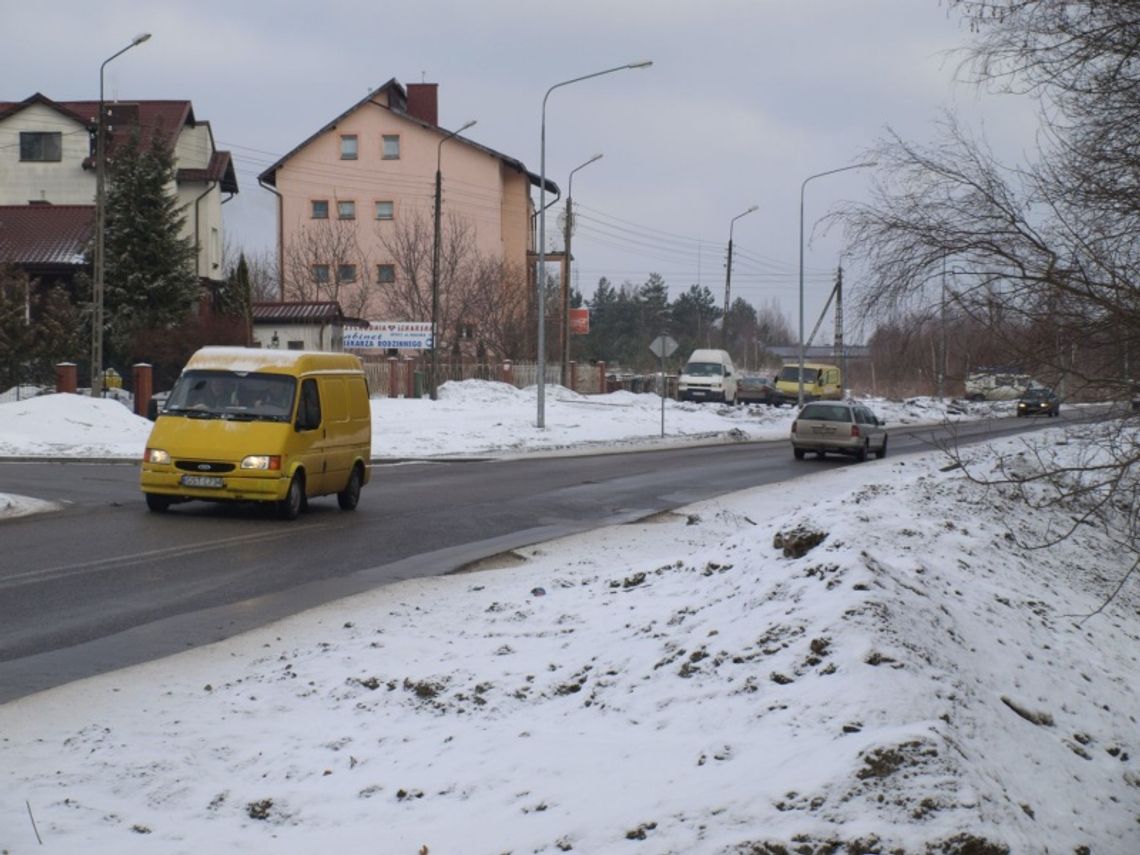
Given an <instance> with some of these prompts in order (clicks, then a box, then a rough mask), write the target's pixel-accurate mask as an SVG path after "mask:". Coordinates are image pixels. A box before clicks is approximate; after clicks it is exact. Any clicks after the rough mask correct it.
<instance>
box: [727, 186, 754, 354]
mask: <svg viewBox="0 0 1140 855" xmlns="http://www.w3.org/2000/svg"><path fill="white" fill-rule="evenodd" d="M758 210H760V206H759V205H753V206H752V207H751V208H749V209H748V210H747V211H745V212H744V213H743V214H737V215H736V216H735V217H733V218H732V220H731V221H730V222H729V224H728V264H727V265H725V273H724V317H723V318H721V321H720V346H721V347H722V348H724V349H725V350H728V296H729V293H730V292H731V290H732V229H733V227H734V226H735V225H736V221H737V220H739V219H740V218H741V217H746V216H748V215H749V214H751V213H752V212H753V211H758Z"/></svg>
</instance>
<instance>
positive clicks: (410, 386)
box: [404, 359, 416, 398]
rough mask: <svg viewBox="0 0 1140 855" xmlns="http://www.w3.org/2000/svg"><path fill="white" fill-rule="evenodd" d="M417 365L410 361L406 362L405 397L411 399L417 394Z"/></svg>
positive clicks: (406, 360)
mask: <svg viewBox="0 0 1140 855" xmlns="http://www.w3.org/2000/svg"><path fill="white" fill-rule="evenodd" d="M415 365H416V364H415V363H414V362H413V361H412V360H410V359H405V360H404V397H405V398H411V397H412V395H413V394H415V383H414V381H415V371H413V370H412V369H413V368H415Z"/></svg>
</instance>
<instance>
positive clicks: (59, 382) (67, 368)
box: [55, 362, 79, 395]
mask: <svg viewBox="0 0 1140 855" xmlns="http://www.w3.org/2000/svg"><path fill="white" fill-rule="evenodd" d="M78 372H79V369H78V368H77V367H76V365H75V363H74V362H60V363H59V364H57V365H56V366H55V391H57V392H69V393H71V394H72V395H74V394H75V390H76V389H77V388H78V387H79V373H78Z"/></svg>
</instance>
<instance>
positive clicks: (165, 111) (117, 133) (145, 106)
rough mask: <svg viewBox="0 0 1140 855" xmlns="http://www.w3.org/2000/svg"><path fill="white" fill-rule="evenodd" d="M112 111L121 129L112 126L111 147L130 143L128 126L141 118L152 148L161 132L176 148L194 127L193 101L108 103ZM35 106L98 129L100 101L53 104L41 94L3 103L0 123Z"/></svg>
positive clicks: (0, 102)
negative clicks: (182, 135) (180, 137)
mask: <svg viewBox="0 0 1140 855" xmlns="http://www.w3.org/2000/svg"><path fill="white" fill-rule="evenodd" d="M103 103H104V104H105V105H106V106H107V107H108V109H109V110H110V111H111V116H112V119H114V117H116V116H117V117H119V124H118V126H117V127H116V126H114V125H112V126H111V137H110V139H111V143H112V145H114V143H116V142H121V141H122V140H124V139H126V132H127V131H128V130H129V127H128V126H127V125H125V124H124V122H125V121H127V120H133V119H134V118H135V116H136V115H137V118H138V127H139V129H140V131H141V134H142V140H141V141H142V143H143V144H144V145H148V144H149V143H150V142H151V140H152V139H153V138H154V135H155V134H156V133H158V132H160V131H161V132H162V135H163V138H164V141H165V142H166V143H168V144H170V145H173V144H174V142H175V141H176V139H177V135H178V133H179V131H180V130H181V128H182V126H183V125H186V124H194V108H193V107H192V106H191V104H190V102H189V101H173V100H172V101H104V102H103ZM32 104H44V105H46V106H49V107H52V108H53V109H55V110H58V111H59V112H60V113H63V114H65V115H68V116H70V117H71V118H73V119H75V120H76V121H79V122H84V123H86V124H87V125H88V127H90V128H92V129H93V128H94V127H95V119H96V117H97V116H98V114H99V102H98V101H97V100H96V101H53V100H51V99H50V98H48V97H46V96H44V95H42V94H40V93H39V92H37V93H36V94H34V95H32V96H31V97H29V98H25V99H24V100H23V101H0V119H4V118H7V117H8V116H9V115H11V114H13V113H18V112H19V111H20V110H22V109H24V108H25V107H29V106H31V105H32Z"/></svg>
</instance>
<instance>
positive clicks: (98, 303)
mask: <svg viewBox="0 0 1140 855" xmlns="http://www.w3.org/2000/svg"><path fill="white" fill-rule="evenodd" d="M149 38H150V33H141V34H140V35H137V36H135V37H134V38H133V39H131V43H130V44H129V45H127V46H126V47H125V48H123V49H122V50H120V51H118V52H117V53H114V54H112V55H111V56H109V57H107V58H106V59H105V60H103V64H102V65H100V66H99V115H98V116H96V117H95V261H94V267H95V270H94V271H93V272H94V282H93V284H92V287H91V397H93V398H98V397H100V396H101V395H102V394H103V289H104V282H103V267H104V264H103V227H104V221H105V219H106V213H105V211H104V208H105V201H106V200H105V199H104V198H103V197H104V195H105V192H104V187H103V185H104V174H105V173H106V169H107V155H106V146H105V144H104V141H103V136H104V133H103V111H104V109H105V108H104V106H103V70H104V69H105V68H106V67H107V63H109V62H110V61H111V60H113V59H115V58H116V57H118V56H121V55H123V54H124V53H126V52H127V51H129V50H130V49H131V48H133V47H136V46H138V45H141V44H142V43H143V42H145V41H146V40H147V39H149Z"/></svg>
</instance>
